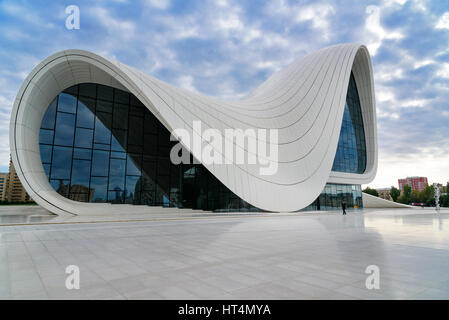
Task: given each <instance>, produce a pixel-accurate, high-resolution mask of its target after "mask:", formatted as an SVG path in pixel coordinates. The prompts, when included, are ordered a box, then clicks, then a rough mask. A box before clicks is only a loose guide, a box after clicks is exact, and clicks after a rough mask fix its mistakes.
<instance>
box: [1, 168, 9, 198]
mask: <svg viewBox="0 0 449 320" xmlns="http://www.w3.org/2000/svg"><path fill="white" fill-rule="evenodd" d="M7 179H8V174H7V173H0V201H4V200H5V195H6V180H7Z"/></svg>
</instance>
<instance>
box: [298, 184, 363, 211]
mask: <svg viewBox="0 0 449 320" xmlns="http://www.w3.org/2000/svg"><path fill="white" fill-rule="evenodd" d="M342 200H344V201H345V202H346V206H347V208H355V209H357V208H359V209H361V208H363V202H362V188H361V186H360V185H350V184H335V183H328V184H326V186H325V187H324V190H323V191H322V192H321V194H320V196H319V197H318V198H317V199H316V200H315V201H314V202H313V203H312V204H311V205H310V206H308V207H307V208H305V209H303V210H305V211H310V210H313V211H315V210H335V209H340V208H341V202H342Z"/></svg>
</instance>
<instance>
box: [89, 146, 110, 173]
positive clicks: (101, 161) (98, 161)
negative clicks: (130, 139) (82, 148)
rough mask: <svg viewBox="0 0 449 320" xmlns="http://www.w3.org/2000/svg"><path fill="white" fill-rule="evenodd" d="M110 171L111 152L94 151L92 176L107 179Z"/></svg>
mask: <svg viewBox="0 0 449 320" xmlns="http://www.w3.org/2000/svg"><path fill="white" fill-rule="evenodd" d="M108 170H109V152H107V151H102V150H94V151H93V155H92V176H103V177H107V175H108Z"/></svg>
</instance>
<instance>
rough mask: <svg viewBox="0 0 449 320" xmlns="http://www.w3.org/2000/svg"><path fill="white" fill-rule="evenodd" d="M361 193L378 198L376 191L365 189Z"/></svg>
mask: <svg viewBox="0 0 449 320" xmlns="http://www.w3.org/2000/svg"><path fill="white" fill-rule="evenodd" d="M363 192H365V193H368V194H370V195H372V196H375V197H378V196H379V193H378V192H377V190H376V189H371V188H370V187H366V189H364V190H363Z"/></svg>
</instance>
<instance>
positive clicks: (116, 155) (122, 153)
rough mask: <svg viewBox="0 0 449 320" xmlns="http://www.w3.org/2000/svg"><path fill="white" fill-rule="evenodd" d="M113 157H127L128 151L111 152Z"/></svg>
mask: <svg viewBox="0 0 449 320" xmlns="http://www.w3.org/2000/svg"><path fill="white" fill-rule="evenodd" d="M111 158H117V159H123V160H125V159H126V153H125V152H111Z"/></svg>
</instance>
